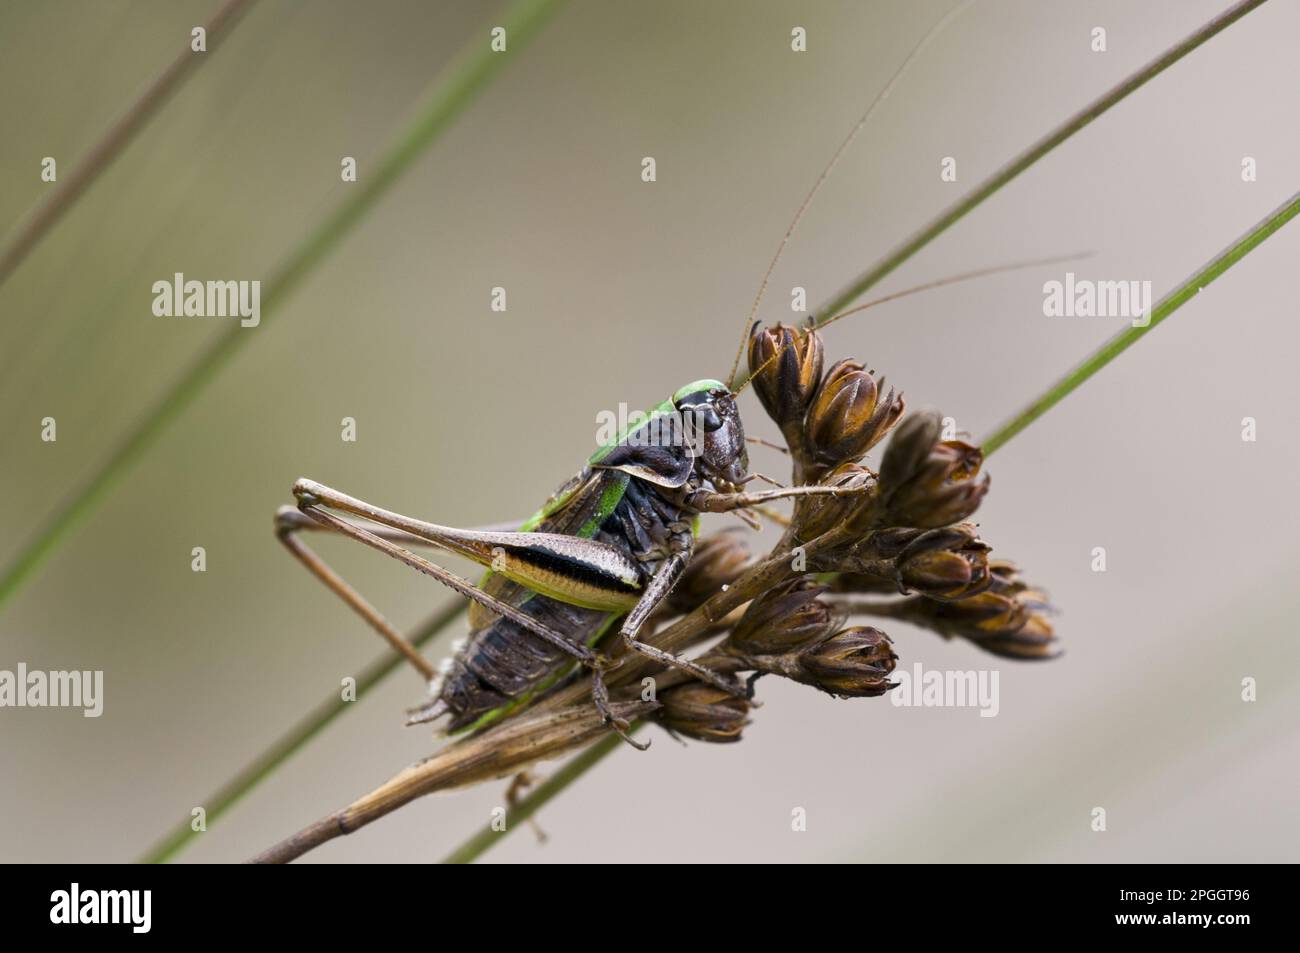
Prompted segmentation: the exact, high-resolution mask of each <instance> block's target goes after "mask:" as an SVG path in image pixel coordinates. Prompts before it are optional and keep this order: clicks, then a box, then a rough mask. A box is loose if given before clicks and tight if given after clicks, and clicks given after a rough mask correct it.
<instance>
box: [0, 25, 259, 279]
mask: <svg viewBox="0 0 1300 953" xmlns="http://www.w3.org/2000/svg"><path fill="white" fill-rule="evenodd" d="M252 4H253V0H226V3H225V4H224V5H223V6H222V7H221V8H220V9H219V10H218V11H217V12H216V13H215V14H213V15H212V19H210V20H209V21H208V22H207V24H206V25H205V26H204V30H205V31H206V32H207V52H206V53H204V54H201V55H200V54H196V53H195V52H194V51H193V50H192V49H190V41H189V37H188V36H187V37H186V41H185V48H184V49H183V50H182V51H181V53H180V55H179V56H177V57H176V59H174V60H172V61H171V63H169V64H168V65H167V68H166V69H164V70H163V71H162V72H161V73H159V74H158V76H157V77H156V78H155V79H154V81H153V82H152V83H150V84H149V86H148V87H147V88H146V89H145V91H144V92H143V93H141V94H140V97H139V98H138V99H137V100H136V101H135V102H133V103H132V104H131V105H130V107H129V108H128V109H127V110H126V112H125V113H123V114H122V116H121V117H120V118H119V119H118V120H117V122H115V123H113V125H112V126H110V127H109V128H108V129H107V130H106V131H105V132H104V135H103V136H101V137H100V139H99V141H98V142H96V143H95V144H94V145H93V146H91V149H90V151H89V152H87V153H86V154H85V155H84V156H83V157H82V158H81V161H79V162H78V163H77V164H76V166H74V167H73V169H72V171H71V172H69V173H68V174H67V175H66V176H65V177H64V178H63V179H62V180H61V181H60V182H59V184H58V185H57V186H56V187H55V189H54V191H53V192H51V193H50V196H49V198H47V199H46V200H45V201H44V202H42V203H41V204H40V205H39V206H37V208H36V210H35V211H34V212H32V214H31V216H30V217H29V218H28V219H27V221H26V222H24V223H23V225H22V226H21V227H20V228H19V229H18V230H17V231H15V232H14V235H13V237H12V238H11V239H10V240H9V241H8V242H7V243H6V244H5V246H4V249H3V251H0V285H3V284H4V283H5V281H7V280H8V278H9V276H10V275H12V274H13V273H14V272H15V271H16V270H17V269H18V266H19V265H21V264H22V263H23V261H24V260H25V259H26V258H27V256H28V255H30V254H31V253H32V250H33V249H34V248H35V247H36V246H37V245H38V244H39V243H40V241H41V239H42V238H44V237H45V234H46V233H47V232H48V231H49V230H50V229H51V228H53V227H54V226H55V225H56V224H58V221H59V219H61V218H63V216H64V215H66V214H67V212H68V210H69V209H70V208H72V206H73V205H75V204H76V201H77V199H79V198H80V197H81V196H82V195H83V194H85V192H86V190H87V189H89V188H90V187H91V186H92V185H94V184H95V180H96V179H98V178H99V177H100V176H101V175H103V174H104V172H106V171H107V170H108V168H109V166H111V165H112V164H113V162H114V161H116V159H117V157H118V156H120V155H121V154H122V152H123V150H125V149H126V147H127V146H128V145H130V144H131V142H132V140H134V139H135V137H136V136H137V135H139V133H140V131H141V130H142V129H144V127H145V126H146V125H148V124H149V120H150V119H152V118H153V117H154V115H155V114H156V113H157V112H158V110H160V109H161V108H162V107H163V105H164V104H165V103H166V102H167V100H168V99H170V98H171V97H172V96H174V95H175V94H176V91H177V90H178V89H180V88H181V86H182V85H184V83H185V80H186V79H188V78H189V77H190V76H192V75H193V73H194V71H195V70H196V69H198V67H199V65H200V64H202V63H204V62H206V61H207V59H208V58H209V57H210V56H212V54H213V53H215V52H216V50H217V47H218V46H219V45H220V43H221V41H222V40H224V39H225V38H226V37H227V36H228V35H229V34H230V31H231V30H232V29H234V27H235V24H236V23H238V22H239V19H240V17H242V16H243V15H244V13H245V12H246V11H247V9H248V8H249V7H250V6H252Z"/></svg>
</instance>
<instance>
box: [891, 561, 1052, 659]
mask: <svg viewBox="0 0 1300 953" xmlns="http://www.w3.org/2000/svg"><path fill="white" fill-rule="evenodd" d="M989 574H990V585H989V588H988V589H987V590H986V591H984V592H981V593H978V594H976V595H973V596H970V597H968V598H964V599H958V600H955V601H951V602H938V601H932V600H929V599H918V600H917V602H916V605H915V607H914V609H913V616H914V617H915V618H916V619H917V621H918V622H921V624H924V625H928V626H929V627H930V628H933V629H935V630H936V631H938V632H942V633H943V634H945V635H949V636H953V635H956V636H960V637H962V638H966V639H969V640H971V641H972V642H974V643H975V644H976V645H978V646H979V647H980V648H982V649H984V650H986V651H988V652H992V653H993V654H994V655H1003V656H1007V657H1010V658H1020V659H1048V658H1055V657H1056V656H1057V655H1059V654H1060V648H1059V646H1058V645H1057V640H1056V637H1055V633H1054V631H1053V629H1052V623H1051V622H1050V621H1049V620H1048V618H1047V615H1046V613H1048V612H1050V611H1051V604H1050V603H1049V602H1048V600H1047V594H1046V593H1044V592H1043V591H1041V590H1039V589H1034V588H1032V587H1030V586H1028V585H1026V584H1025V583H1023V582H1021V581H1020V580H1019V579H1018V578H1017V573H1016V570H1015V568H1014V566H1012V564H1011V563H1008V562H1005V561H1001V562H997V563H994V564H992V565H991V566H990V572H989Z"/></svg>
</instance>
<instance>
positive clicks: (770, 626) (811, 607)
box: [725, 576, 839, 656]
mask: <svg viewBox="0 0 1300 953" xmlns="http://www.w3.org/2000/svg"><path fill="white" fill-rule="evenodd" d="M825 591H826V587H825V586H823V585H819V584H818V583H817V582H816V581H815V580H814V579H813V578H812V577H811V576H800V577H798V578H796V579H793V580H791V581H790V582H787V583H785V584H784V585H782V586H780V587H778V588H776V589H773V590H771V591H770V592H767V593H765V594H764V595H762V596H760V597H759V598H758V599H755V600H754V601H753V602H752V603H751V604H750V606H749V608H748V609H746V610H745V614H744V615H743V616H742V617H741V619H740V621H739V622H737V623H736V625H735V627H734V628H733V629H732V630H731V636H730V637H729V638H728V639H727V641H726V643H725V645H726V650H727V651H730V652H734V653H736V654H739V655H744V656H757V655H783V654H786V653H789V652H795V651H798V650H799V649H800V648H802V647H803V646H805V645H808V644H810V643H812V642H815V641H817V640H819V639H821V638H823V637H825V635H826V633H827V632H828V631H829V630H830V628H831V627H832V626H835V625H838V624H839V619H838V618H837V617H836V616H835V614H834V613H832V612H831V610H830V608H829V607H828V606H827V605H826V603H824V602H822V601H821V599H820V596H821V595H822V593H824V592H825Z"/></svg>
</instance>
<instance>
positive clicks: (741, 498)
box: [685, 486, 865, 513]
mask: <svg viewBox="0 0 1300 953" xmlns="http://www.w3.org/2000/svg"><path fill="white" fill-rule="evenodd" d="M862 492H865V489H864V488H860V487H843V486H790V487H784V488H782V489H779V490H763V491H762V492H759V493H718V492H715V491H714V490H706V489H699V490H694V491H692V492H691V493H688V494H687V495H686V497H685V503H686V505H687V506H689V507H691V508H692V509H694V510H696V511H697V512H700V513H730V512H731V511H732V510H741V509H747V508H749V507H754V506H762V505H763V504H764V503H770V502H771V501H772V500H783V499H786V498H788V497H800V496H853V495H854V494H857V493H862Z"/></svg>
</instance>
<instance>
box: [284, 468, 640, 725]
mask: <svg viewBox="0 0 1300 953" xmlns="http://www.w3.org/2000/svg"><path fill="white" fill-rule="evenodd" d="M302 482H303V481H299V484H301V483H302ZM299 484H295V486H294V493H295V495H296V496H298V508H299V509H300V510H301V511H302V513H303V514H304V515H306V516H307V517H309V518H311V519H313V520H316V521H317V522H319V523H321V524H322V525H324V526H327V527H330V528H332V529H334V530H337V531H338V532H339V533H342V534H343V535H344V536H348V537H351V538H352V539H355V540H357V541H358V542H361V543H364V544H366V545H367V546H369V547H371V548H372V549H377V550H379V551H380V552H381V553H385V554H386V555H388V556H392V557H393V558H394V559H396V560H398V561H399V562H402V563H405V564H406V565H407V566H410V567H411V568H412V569H415V570H417V571H418V572H422V573H424V574H425V575H427V576H431V577H432V578H434V579H436V580H437V581H438V582H440V583H442V584H443V585H444V586H446V587H447V588H449V589H451V590H453V591H454V592H458V593H460V594H461V595H462V596H465V597H466V598H467V599H472V600H474V601H475V602H477V603H478V604H479V605H481V606H483V607H484V608H485V609H488V610H489V611H491V612H494V613H496V614H497V615H499V616H502V617H504V618H507V619H509V620H510V621H512V622H514V623H515V624H516V625H519V626H520V627H522V628H524V629H527V630H528V631H529V632H531V633H533V634H534V635H536V636H537V637H538V638H540V639H542V640H544V641H546V642H549V643H550V644H551V645H553V646H555V647H556V648H558V649H559V650H560V651H562V652H565V653H567V654H568V655H571V656H573V657H574V658H575V659H577V660H578V661H579V662H581V663H582V664H583V665H586V666H587V667H588V668H590V669H592V702H593V703H594V704H595V706H596V710H597V711H598V712H599V713H600V715H601V718H602V719H604V721H605V722H606V723H607V724H609V725H611V726H612V727H613V728H614V730H615V731H617V732H618V734H619V736H620V737H622V738H623V740H625V741H626V742H627V743H628V744H630V745H632V746H633V747H635V748H638V749H640V750H645V749H644V746H643V745H641V744H639V743H638V742H636V741H634V740H633V739H632V738H631V736H629V735H628V734H627V728H628V725H627V722H626V721H624V720H623V719H621V718H618V717H617V716H615V715H614V713H613V711H612V710H611V709H610V707H609V692H608V690H607V688H606V687H605V683H604V679H603V678H602V677H601V676H602V673H603V671H604V669H605V668H607V667H608V664H609V663H608V662H607V661H606V660H605V659H604V658H603V657H602V656H601V655H600V654H599V653H597V652H595V651H593V650H591V649H589V648H587V646H585V645H575V644H574V643H572V642H570V641H569V640H568V639H566V638H565V637H564V636H563V635H561V634H560V633H559V632H556V631H555V630H554V629H552V628H550V627H549V626H547V625H545V624H543V623H541V622H539V621H538V620H536V619H534V618H532V617H531V616H528V615H526V614H525V613H523V612H521V611H520V610H519V609H516V608H515V607H514V606H512V605H510V604H509V603H506V602H502V601H501V600H500V599H497V598H496V597H495V596H493V595H491V594H489V593H487V592H484V591H483V590H482V589H480V588H479V587H478V586H476V585H474V584H473V583H472V582H470V581H469V580H467V579H463V578H461V577H460V576H458V575H456V574H455V573H453V572H451V571H450V570H447V569H444V568H443V567H441V566H439V565H437V564H436V563H433V562H430V561H429V560H427V559H424V558H422V557H420V556H417V555H416V554H415V553H412V552H410V551H408V550H405V549H403V548H402V547H400V546H398V545H397V544H396V543H393V542H391V541H389V540H387V539H384V538H382V537H381V536H379V535H378V534H376V533H372V532H371V531H369V530H367V529H364V528H362V527H360V526H358V525H356V524H355V523H351V522H348V521H347V520H345V519H343V518H342V517H339V516H336V515H335V514H333V513H331V512H329V511H328V510H326V509H322V508H321V507H322V506H328V505H330V500H331V497H332V496H333V493H332V491H331V490H330V488H329V487H325V486H321V485H320V484H314V483H313V484H311V487H312V492H306V491H304V490H302V489H301V488H300V485H299ZM338 497H339V498H341V499H345V500H347V501H348V502H349V503H351V502H353V500H352V498H351V497H346V496H344V495H343V494H338ZM350 511H354V510H350ZM359 515H364V516H365V518H366V519H370V520H373V521H375V522H378V523H380V524H381V525H389V526H390V528H392V529H395V530H398V531H399V532H400V531H401V527H400V526H391V524H388V523H387V521H386V520H385V516H387V513H386V512H385V511H381V510H379V509H378V508H368V510H367V512H364V513H362V514H359ZM398 518H399V519H403V520H406V519H407V518H405V517H400V516H399V517H398ZM408 522H413V521H409V520H408Z"/></svg>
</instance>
